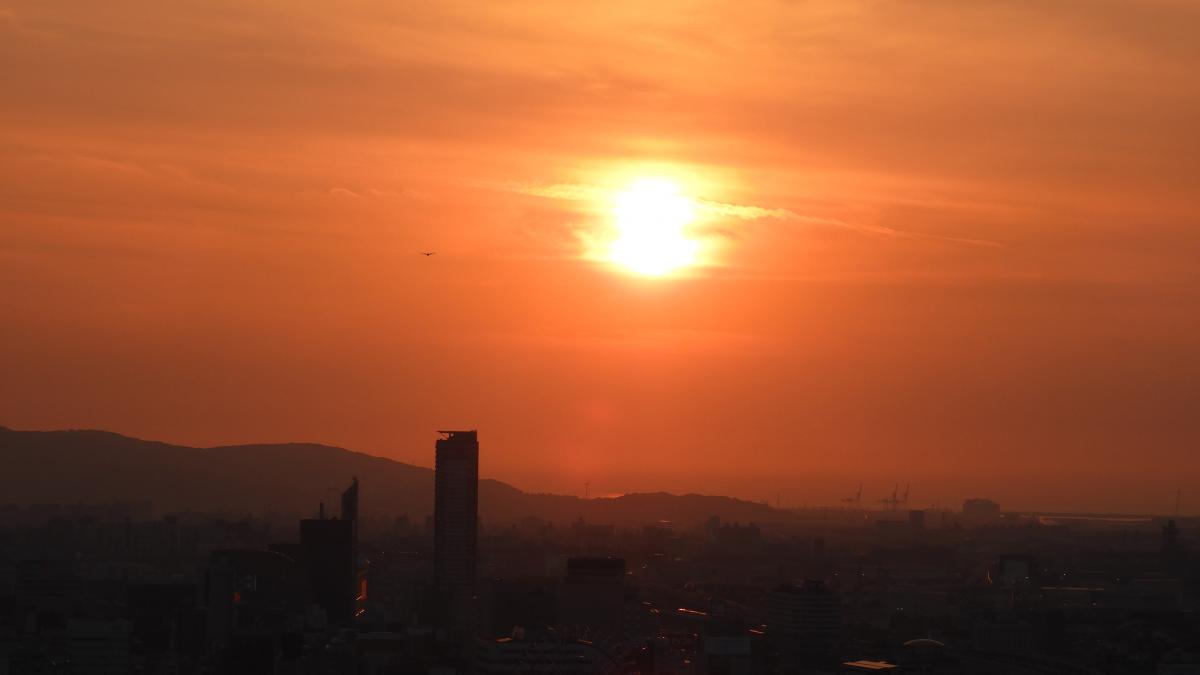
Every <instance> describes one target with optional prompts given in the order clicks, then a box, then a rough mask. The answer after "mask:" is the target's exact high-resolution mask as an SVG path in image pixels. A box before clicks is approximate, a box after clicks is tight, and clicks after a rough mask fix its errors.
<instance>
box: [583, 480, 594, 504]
mask: <svg viewBox="0 0 1200 675" xmlns="http://www.w3.org/2000/svg"><path fill="white" fill-rule="evenodd" d="M583 498H584V499H591V498H592V484H591V482H589V481H586V480H585V481H583Z"/></svg>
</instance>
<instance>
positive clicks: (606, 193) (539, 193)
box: [506, 183, 1003, 247]
mask: <svg viewBox="0 0 1200 675" xmlns="http://www.w3.org/2000/svg"><path fill="white" fill-rule="evenodd" d="M506 189H508V190H510V191H512V192H516V193H518V194H523V195H529V196H532V197H542V198H546V199H556V200H563V201H577V202H600V201H603V200H606V199H609V198H611V195H612V190H610V189H607V188H604V187H601V186H599V185H587V184H582V183H552V184H547V185H529V184H517V185H509V186H507V188H506ZM695 203H696V205H697V206H698V207H699V208H700V210H701V211H704V212H706V213H709V214H712V215H714V216H717V217H724V218H735V219H737V220H746V221H753V220H766V219H775V220H783V221H790V222H795V223H801V224H804V225H815V226H824V227H836V228H841V229H845V230H852V231H854V232H858V233H861V234H866V235H876V236H883V237H894V238H902V239H925V240H930V241H945V242H951V243H955V244H966V245H969V246H989V247H999V246H1003V244H1001V243H1000V242H997V241H992V240H989V239H975V238H969V237H951V236H946V235H940V234H932V233H928V232H910V231H907V230H897V229H895V228H892V227H884V226H881V225H867V224H862V223H851V222H847V221H845V220H839V219H837V218H822V217H819V216H809V215H804V214H801V213H796V212H795V211H791V210H789V209H783V208H769V207H765V206H755V205H751V204H730V203H726V202H719V201H714V200H711V199H696V200H695Z"/></svg>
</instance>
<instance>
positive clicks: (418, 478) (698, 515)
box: [0, 427, 788, 525]
mask: <svg viewBox="0 0 1200 675" xmlns="http://www.w3.org/2000/svg"><path fill="white" fill-rule="evenodd" d="M352 477H357V478H358V479H359V481H360V483H361V485H362V494H363V505H362V508H363V512H364V513H367V514H371V513H387V514H393V515H401V514H406V515H408V516H410V517H416V518H423V517H424V516H425V515H427V514H429V513H430V512H431V510H432V507H433V470H432V469H430V468H426V467H421V466H415V465H412V464H405V463H403V462H397V461H394V460H390V459H385V458H383V457H375V456H372V455H367V454H364V453H361V452H354V451H351V450H346V449H344V448H337V447H333V446H328V445H320V444H314V443H279V444H255V445H227V446H218V447H211V448H195V447H188V446H182V445H172V444H169V443H161V442H157V441H146V440H141V439H137V438H131V437H128V436H122V435H120V434H116V433H112V432H107V431H94V430H71V431H17V430H13V429H8V428H5V427H0V494H3V495H4V496H3V498H0V501H2V502H6V503H17V504H34V503H57V504H78V503H82V504H101V503H110V502H117V501H133V500H149V501H150V502H152V504H153V508H154V511H155V513H156V514H163V513H170V512H177V511H189V510H190V511H226V512H232V513H257V514H262V513H267V512H272V511H273V512H277V513H310V512H312V511H314V510H315V508H316V504H317V503H318V502H319V501H320V500H321V499H323V498H325V496H326V495H327V494H328V493H329V491H330V490H331V489H335V488H340V487H341V486H344V485H345V484H346V483H347V482H348V481H349V480H350V479H351V478H352ZM479 501H480V515H481V517H482V518H483V519H484V521H485V522H494V523H497V522H514V521H517V520H520V519H523V518H527V517H536V518H541V519H544V520H549V521H554V522H565V521H571V520H576V519H578V518H581V517H582V518H584V519H586V520H588V521H590V522H599V523H613V524H641V523H646V522H651V521H657V520H668V521H671V522H672V523H676V524H679V525H689V524H694V523H699V522H701V521H703V520H705V519H707V518H708V517H710V516H713V515H716V516H719V517H720V518H721V519H722V520H725V521H732V522H771V521H778V520H781V519H785V518H787V517H788V515H787V513H786V512H783V511H779V510H776V509H773V508H771V507H769V506H767V505H765V504H757V503H754V502H749V501H745V500H739V499H733V498H729V497H719V496H709V495H695V494H689V495H672V494H668V493H665V492H658V493H650V494H627V495H623V496H620V497H615V498H604V499H591V500H584V499H580V498H578V497H573V496H566V495H551V494H532V493H526V492H522V491H521V490H519V489H517V488H515V487H513V486H511V485H509V484H507V483H503V482H501V481H497V480H491V479H481V480H480V482H479Z"/></svg>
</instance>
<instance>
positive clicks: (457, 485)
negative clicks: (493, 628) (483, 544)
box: [433, 431, 479, 637]
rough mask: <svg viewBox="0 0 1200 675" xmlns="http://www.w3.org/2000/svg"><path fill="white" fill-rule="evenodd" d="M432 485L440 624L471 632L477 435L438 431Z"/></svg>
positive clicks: (460, 632) (460, 633)
mask: <svg viewBox="0 0 1200 675" xmlns="http://www.w3.org/2000/svg"><path fill="white" fill-rule="evenodd" d="M438 433H440V434H442V438H441V439H439V440H438V442H437V445H436V457H435V460H434V474H435V475H434V490H433V502H434V503H433V521H434V522H433V581H434V592H435V594H436V597H437V607H438V612H439V617H438V623H439V624H440V627H441V628H442V629H443V630H446V631H447V632H448V633H453V634H455V635H457V636H459V637H465V636H468V635H472V634H473V619H474V605H475V574H476V567H475V552H476V546H477V541H478V531H477V530H478V513H479V439H478V436H477V434H476V432H474V431H441V432H438Z"/></svg>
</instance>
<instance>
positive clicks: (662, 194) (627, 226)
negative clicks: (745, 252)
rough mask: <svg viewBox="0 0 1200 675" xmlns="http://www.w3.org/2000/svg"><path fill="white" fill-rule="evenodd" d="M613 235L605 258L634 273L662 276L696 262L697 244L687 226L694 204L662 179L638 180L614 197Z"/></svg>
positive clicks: (672, 184)
mask: <svg viewBox="0 0 1200 675" xmlns="http://www.w3.org/2000/svg"><path fill="white" fill-rule="evenodd" d="M613 217H614V219H615V222H616V227H617V238H616V240H615V241H614V242H613V243H612V248H611V249H610V250H609V260H611V261H612V262H614V263H617V264H618V265H621V266H623V267H625V268H627V269H629V270H631V271H633V272H637V273H638V274H646V275H650V276H662V275H664V274H668V273H670V272H673V271H675V270H677V269H679V268H682V267H686V266H688V265H691V264H694V263H695V262H696V258H697V255H698V253H699V251H700V243H699V242H698V241H695V240H693V239H689V238H688V237H687V233H686V227H687V225H688V224H689V223H690V222H692V220H693V218H695V204H694V203H693V202H692V200H690V199H688V198H687V197H686V196H684V195H683V194H681V193H680V191H679V187H678V186H677V185H675V184H674V183H672V182H670V181H666V180H658V179H646V180H640V181H638V182H636V183H634V184H633V185H632V186H630V187H629V188H628V189H627V190H625V191H624V192H621V193H620V194H618V195H617V197H616V203H615V205H614V208H613Z"/></svg>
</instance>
